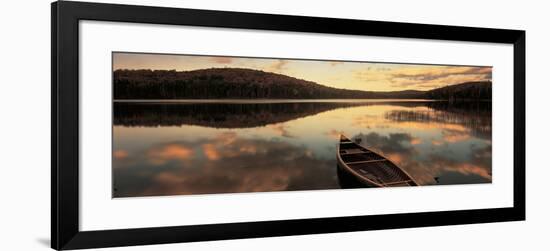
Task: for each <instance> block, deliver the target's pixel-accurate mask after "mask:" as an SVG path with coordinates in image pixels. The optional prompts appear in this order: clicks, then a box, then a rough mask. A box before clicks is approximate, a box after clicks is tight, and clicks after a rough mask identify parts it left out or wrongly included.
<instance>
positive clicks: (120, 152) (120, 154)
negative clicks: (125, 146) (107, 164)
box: [113, 150, 128, 159]
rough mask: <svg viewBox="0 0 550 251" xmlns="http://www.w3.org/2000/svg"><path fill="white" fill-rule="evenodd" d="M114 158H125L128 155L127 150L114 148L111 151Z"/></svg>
mask: <svg viewBox="0 0 550 251" xmlns="http://www.w3.org/2000/svg"><path fill="white" fill-rule="evenodd" d="M113 156H114V157H115V159H125V158H127V157H128V152H127V151H125V150H116V151H114V152H113Z"/></svg>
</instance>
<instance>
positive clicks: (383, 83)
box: [113, 52, 492, 91]
mask: <svg viewBox="0 0 550 251" xmlns="http://www.w3.org/2000/svg"><path fill="white" fill-rule="evenodd" d="M224 67H230V68H249V69H256V70H262V71H266V72H275V73H280V74H284V75H288V76H292V77H295V78H300V79H305V80H309V81H314V82H316V83H318V84H322V85H326V86H331V87H335V88H345V89H353V90H365V91H398V90H430V89H434V88H437V87H442V86H447V85H452V84H458V83H463V82H468V81H481V80H491V79H492V67H489V66H484V67H478V66H446V65H414V64H389V63H368V62H343V61H342V62H341V61H318V60H296V59H265V58H244V57H213V56H188V55H167V54H138V53H118V52H117V53H113V68H114V69H115V70H117V69H152V70H177V71H190V70H198V69H207V68H224Z"/></svg>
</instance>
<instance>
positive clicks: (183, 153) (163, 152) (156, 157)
mask: <svg viewBox="0 0 550 251" xmlns="http://www.w3.org/2000/svg"><path fill="white" fill-rule="evenodd" d="M194 154H195V151H194V150H193V149H191V148H189V147H186V146H183V145H179V144H168V145H165V146H163V147H161V148H153V149H151V150H150V151H149V152H148V157H149V160H150V162H151V163H153V164H157V165H162V164H164V163H166V162H168V161H170V160H180V161H184V160H188V159H190V158H191V157H192V156H193V155H194Z"/></svg>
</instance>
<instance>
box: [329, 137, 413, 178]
mask: <svg viewBox="0 0 550 251" xmlns="http://www.w3.org/2000/svg"><path fill="white" fill-rule="evenodd" d="M336 155H337V156H336V157H337V160H338V168H340V169H341V170H343V171H344V172H347V173H349V174H351V176H353V177H354V178H355V179H356V180H357V181H358V182H360V183H362V184H363V185H365V186H367V187H395V186H417V185H418V184H417V183H416V181H414V179H413V178H412V177H411V176H410V175H409V174H407V173H406V172H405V171H404V170H402V169H401V168H399V167H398V166H397V165H395V164H394V163H393V162H391V161H390V160H388V159H386V158H385V157H383V156H382V155H380V154H378V153H376V152H373V151H371V150H369V149H367V148H365V147H363V146H361V145H359V144H357V143H355V142H352V141H351V140H349V139H348V138H346V137H345V136H344V135H341V136H340V142H339V144H338V147H337V154H336Z"/></svg>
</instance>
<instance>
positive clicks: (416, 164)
mask: <svg viewBox="0 0 550 251" xmlns="http://www.w3.org/2000/svg"><path fill="white" fill-rule="evenodd" d="M340 134H344V135H346V136H348V137H350V138H353V139H357V138H360V139H361V144H362V145H363V146H366V147H368V148H371V149H373V150H375V151H378V152H380V153H382V154H383V155H384V156H386V157H387V158H389V159H391V160H392V161H394V162H395V163H396V164H397V165H398V166H400V167H401V168H403V169H404V170H405V171H407V172H408V173H409V174H410V175H411V176H412V177H413V178H414V179H416V181H417V182H418V183H419V184H420V185H434V184H471V183H488V182H491V179H492V173H491V146H492V145H491V106H490V103H462V104H454V105H451V104H449V103H447V102H435V101H420V100H416V101H412V100H408V101H395V100H393V101H392V100H385V101H380V100H378V101H372V100H371V101H369V100H344V101H343V100H283V101H282V100H278V101H266V100H263V101H258V102H250V101H247V102H239V101H235V100H233V101H222V100H219V101H215V100H208V101H207V102H203V101H197V100H186V101H182V102H160V101H158V102H115V103H114V127H113V138H114V142H113V187H114V191H113V196H114V197H129V196H160V195H180V194H210V193H236V192H262V191H292V190H315V189H336V188H340V187H341V186H342V184H341V183H340V181H339V179H338V175H337V168H336V143H337V140H338V139H339V136H340Z"/></svg>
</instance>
